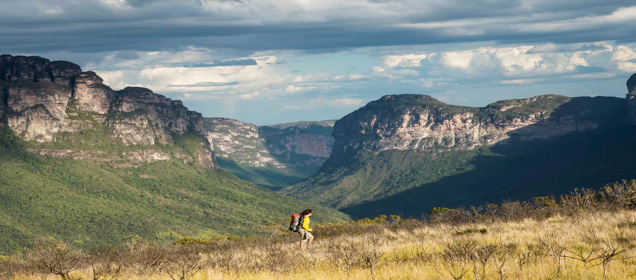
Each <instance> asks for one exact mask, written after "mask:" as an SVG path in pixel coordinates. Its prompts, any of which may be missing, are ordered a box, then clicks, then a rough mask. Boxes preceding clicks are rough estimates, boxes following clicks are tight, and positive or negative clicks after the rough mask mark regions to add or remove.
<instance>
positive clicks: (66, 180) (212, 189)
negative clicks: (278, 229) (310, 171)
mask: <svg viewBox="0 0 636 280" xmlns="http://www.w3.org/2000/svg"><path fill="white" fill-rule="evenodd" d="M85 133H100V132H99V131H98V132H94V131H93V132H91V131H90V130H88V131H87V132H85ZM84 136H86V134H81V135H77V136H75V137H79V138H80V139H81V138H82V137H84ZM86 137H88V138H93V136H86ZM88 138H87V139H88ZM195 140H197V139H194V140H193V138H192V137H190V136H187V135H185V136H181V137H176V138H175V143H174V144H173V145H170V146H155V147H154V148H155V149H163V150H165V151H167V152H170V153H177V152H178V153H181V154H189V153H193V152H194V151H196V149H197V147H196V145H199V143H200V141H198V140H197V141H195ZM87 141H88V140H87ZM34 145H35V144H33V143H24V142H23V141H21V140H20V139H19V138H18V137H16V136H15V135H13V133H12V132H11V130H10V129H8V128H7V127H6V126H3V125H0V205H1V207H0V254H1V253H8V252H11V251H13V250H15V249H17V248H21V247H24V246H31V245H32V244H33V243H34V241H35V239H36V238H43V237H46V238H52V239H55V240H63V241H68V242H71V243H72V244H73V245H74V246H79V247H83V248H88V247H94V246H96V245H100V244H101V245H104V244H110V245H112V244H120V243H121V240H122V239H123V238H125V237H127V236H139V237H141V238H143V239H144V240H147V241H150V242H161V241H162V240H173V239H175V238H176V237H179V236H201V237H211V236H224V235H243V236H245V235H250V234H255V233H263V232H266V231H267V226H268V225H271V224H279V223H281V222H284V221H285V220H286V219H287V218H288V215H289V214H290V213H293V212H297V211H301V210H302V209H301V208H305V207H314V208H317V209H318V211H319V212H324V213H325V214H326V215H324V216H322V217H323V221H338V220H344V219H347V217H346V216H345V215H344V214H341V213H339V212H337V211H334V210H330V209H326V208H322V207H319V206H316V205H313V204H307V203H305V202H303V201H300V200H295V199H289V198H285V197H283V196H281V195H279V194H276V193H273V192H271V191H268V190H265V189H262V188H259V187H256V186H253V185H251V184H248V183H246V182H244V181H242V180H240V179H238V178H236V177H234V176H233V175H231V174H229V173H227V172H224V171H209V170H206V169H204V168H202V167H197V166H196V165H194V164H192V163H187V162H184V161H182V160H179V159H176V158H175V159H173V160H170V161H160V162H155V163H137V164H131V165H130V166H128V167H122V162H117V161H115V162H107V161H99V160H90V159H89V160H70V159H61V158H53V157H47V156H39V155H35V154H32V153H30V152H28V151H27V150H26V149H27V148H28V147H33V146H34ZM59 145H65V144H64V142H60V143H59ZM97 145H99V148H100V149H103V150H104V151H105V152H107V153H113V154H121V153H122V152H125V151H127V150H128V149H130V147H124V146H122V145H111V144H109V143H102V144H97ZM78 146H84V147H87V148H88V146H89V145H88V144H87V143H84V144H82V142H81V141H80V142H78ZM49 147H50V145H49ZM137 148H138V149H139V147H137Z"/></svg>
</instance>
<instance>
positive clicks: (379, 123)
mask: <svg viewBox="0 0 636 280" xmlns="http://www.w3.org/2000/svg"><path fill="white" fill-rule="evenodd" d="M569 101H571V98H568V97H564V96H557V95H544V96H537V97H532V98H527V99H520V100H506V101H499V102H496V103H493V104H490V105H488V106H486V107H484V108H473V107H462V106H454V105H447V104H444V103H442V102H440V101H438V100H435V99H433V98H432V97H430V96H426V95H408V94H407V95H387V96H384V97H382V98H381V99H379V100H377V101H373V102H370V103H369V104H367V105H366V106H364V107H363V108H360V109H359V110H357V111H355V112H353V113H351V114H349V115H347V116H345V117H344V118H342V119H340V120H338V121H337V122H336V124H335V126H334V134H333V135H334V137H335V144H334V148H333V155H332V156H331V158H330V163H332V164H334V163H337V162H339V161H342V160H344V159H346V158H351V157H354V158H356V157H359V156H363V155H368V154H372V153H378V152H382V151H386V150H407V151H408V150H410V151H432V150H435V151H440V150H442V151H443V150H450V149H453V150H471V149H475V148H477V147H482V146H489V145H495V144H498V143H503V142H506V141H529V140H533V139H545V138H549V137H553V136H559V135H564V134H567V133H570V132H574V131H587V130H591V129H594V128H597V127H598V126H599V123H598V122H596V121H594V120H593V119H587V118H584V117H581V116H577V115H567V114H553V113H554V112H555V111H556V110H557V108H558V107H560V106H561V105H563V104H565V103H567V102H569ZM584 113H585V112H583V114H584Z"/></svg>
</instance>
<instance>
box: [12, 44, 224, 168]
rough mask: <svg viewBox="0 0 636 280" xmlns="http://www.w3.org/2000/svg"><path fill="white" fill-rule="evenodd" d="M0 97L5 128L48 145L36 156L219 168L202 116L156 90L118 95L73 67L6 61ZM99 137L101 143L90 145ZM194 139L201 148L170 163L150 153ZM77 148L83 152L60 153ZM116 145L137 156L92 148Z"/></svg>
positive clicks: (18, 59)
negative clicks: (72, 145)
mask: <svg viewBox="0 0 636 280" xmlns="http://www.w3.org/2000/svg"><path fill="white" fill-rule="evenodd" d="M0 89H1V90H2V103H1V104H0V116H1V118H2V123H3V124H5V125H8V126H9V127H10V128H11V129H12V130H13V131H14V132H15V133H16V134H17V135H19V136H21V137H22V138H23V139H25V140H27V141H31V142H33V143H40V145H39V146H38V145H35V144H34V147H32V148H31V151H33V152H38V153H41V154H47V155H53V156H55V155H59V156H64V157H71V158H85V157H87V156H88V155H91V157H92V158H93V159H96V160H108V161H110V160H115V159H119V160H123V161H133V162H135V161H137V162H152V161H156V160H169V159H172V158H177V159H179V160H183V161H185V162H194V163H197V164H199V165H201V166H204V167H206V168H209V169H215V168H216V162H215V159H214V158H213V156H212V154H211V151H210V149H209V147H208V144H207V139H206V138H205V132H204V131H205V129H204V127H203V118H202V116H201V114H199V113H196V112H192V111H189V110H188V109H187V108H186V107H185V106H183V104H182V103H181V101H178V100H171V99H170V98H166V97H164V96H161V95H158V94H155V93H153V92H152V91H151V90H149V89H145V88H135V87H128V88H125V89H123V90H120V91H114V90H112V89H111V88H110V87H108V86H106V85H104V84H103V80H102V79H101V78H100V77H99V76H98V75H97V74H95V73H94V72H91V71H88V72H82V70H81V68H80V67H79V66H77V65H75V64H73V63H70V62H65V61H53V62H51V61H49V60H48V59H45V58H41V57H34V56H32V57H25V56H10V55H2V56H0ZM91 133H92V134H95V135H94V136H95V137H93V138H91V139H89V138H87V137H85V135H87V134H91ZM96 134H99V135H96ZM188 134H194V135H198V138H199V142H200V145H198V147H195V149H194V150H193V151H191V152H190V153H189V154H187V153H183V152H176V153H174V154H173V155H172V156H170V155H168V153H167V152H160V151H159V149H156V148H154V149H147V147H148V146H156V145H164V146H170V145H172V144H174V143H175V141H176V138H175V137H182V136H183V137H185V136H187V135H188ZM81 140H84V142H83V143H82V141H81ZM111 140H112V141H111ZM69 142H75V144H78V145H79V144H82V145H79V147H77V148H73V149H68V148H65V149H57V148H59V147H58V146H60V145H68V143H69ZM109 142H114V143H119V144H121V145H124V146H128V147H131V148H129V149H128V150H127V151H126V152H121V153H120V154H118V155H115V157H113V155H111V154H108V156H100V155H102V154H106V153H101V152H95V151H88V150H94V149H98V150H99V149H100V148H99V147H98V148H94V147H91V146H99V143H102V144H108V143H109ZM56 144H59V145H56ZM136 147H139V148H136Z"/></svg>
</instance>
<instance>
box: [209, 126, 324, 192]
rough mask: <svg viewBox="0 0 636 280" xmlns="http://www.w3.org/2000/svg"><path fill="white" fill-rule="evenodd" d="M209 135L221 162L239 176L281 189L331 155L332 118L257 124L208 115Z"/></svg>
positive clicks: (302, 176) (309, 172)
mask: <svg viewBox="0 0 636 280" xmlns="http://www.w3.org/2000/svg"><path fill="white" fill-rule="evenodd" d="M204 123H205V128H206V130H207V131H208V132H207V139H208V141H209V142H210V143H211V144H212V149H213V151H214V153H215V155H216V157H217V161H218V163H219V166H220V167H221V168H222V169H224V170H226V171H229V172H231V173H232V174H234V175H236V176H237V177H239V178H241V179H243V180H246V181H249V182H252V183H255V184H258V185H261V186H263V187H267V188H270V189H279V188H281V187H284V186H288V185H292V184H294V183H297V182H298V181H301V180H302V179H305V178H307V177H309V176H310V175H312V174H313V173H314V172H316V171H318V169H320V166H322V164H323V163H324V162H325V160H327V158H329V155H330V154H331V148H332V146H333V141H334V140H333V137H332V136H331V133H332V132H333V124H334V122H333V121H321V122H294V123H286V124H278V125H268V126H260V127H259V126H256V125H254V124H250V123H244V122H240V121H237V120H232V119H224V118H206V119H205V120H204Z"/></svg>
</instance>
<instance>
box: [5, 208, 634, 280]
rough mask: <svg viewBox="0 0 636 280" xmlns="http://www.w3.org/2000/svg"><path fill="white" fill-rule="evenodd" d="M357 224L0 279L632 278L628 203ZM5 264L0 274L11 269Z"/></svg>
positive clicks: (128, 255)
mask: <svg viewBox="0 0 636 280" xmlns="http://www.w3.org/2000/svg"><path fill="white" fill-rule="evenodd" d="M360 226H361V227H367V229H366V230H365V232H366V233H364V232H363V233H354V234H351V235H350V234H347V233H346V232H345V233H342V234H339V235H337V236H331V237H324V236H323V237H322V238H321V232H320V231H318V232H316V237H317V239H316V243H315V246H314V248H312V249H309V250H306V251H303V252H301V251H298V249H297V243H292V242H293V241H292V240H296V238H297V236H296V235H295V234H292V233H284V232H281V233H280V235H278V236H275V237H270V238H263V239H260V240H257V239H249V240H243V241H227V242H221V243H216V244H213V245H210V244H208V245H180V246H171V247H169V248H159V249H157V248H152V247H147V248H130V249H128V250H127V251H125V254H124V263H123V264H122V265H121V266H122V267H121V268H120V267H119V266H118V265H117V262H116V260H117V259H118V258H117V257H112V256H110V257H108V258H101V259H100V260H99V261H98V264H97V265H96V263H95V262H93V263H92V265H91V264H89V263H90V262H85V263H84V264H82V265H81V268H80V269H78V270H75V271H72V272H70V273H69V274H68V275H67V276H62V275H60V274H57V275H55V274H52V273H50V271H45V270H42V269H38V268H37V267H35V268H33V267H32V266H28V265H26V264H24V266H23V267H22V268H20V269H16V268H15V267H14V271H15V270H17V271H15V272H14V275H13V276H12V277H10V278H9V279H29V280H31V279H33V280H35V279H60V278H64V277H67V278H65V279H193V280H204V279H205V280H211V279H277V280H282V279H603V278H604V277H605V278H606V279H636V259H634V257H636V249H635V245H636V211H630V210H621V211H616V212H609V211H599V212H594V213H585V214H577V215H573V216H554V217H551V218H547V219H544V220H534V219H525V220H522V221H517V222H493V223H468V224H463V225H452V224H446V223H444V224H433V225H424V224H421V225H418V226H408V227H406V226H405V227H401V226H399V225H390V224H389V223H378V224H371V225H360ZM283 235H285V236H283ZM76 257H77V256H71V257H70V258H76ZM32 258H33V257H32ZM104 260H110V261H108V262H107V263H104ZM34 262H37V261H34V260H32V263H34ZM0 267H2V265H1V264H0ZM5 267H10V266H9V265H6V266H5ZM94 268H98V269H102V270H100V271H101V272H102V273H101V274H99V273H98V274H97V275H96V274H95V273H94V272H95V270H94ZM1 269H2V268H0V271H2V270H1ZM5 270H6V271H5V273H4V275H3V276H2V275H0V278H2V277H8V275H9V274H10V273H12V272H11V271H10V270H9V269H8V268H5ZM0 273H2V272H0ZM604 273H605V276H604ZM94 276H99V277H94ZM182 276H183V277H182Z"/></svg>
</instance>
